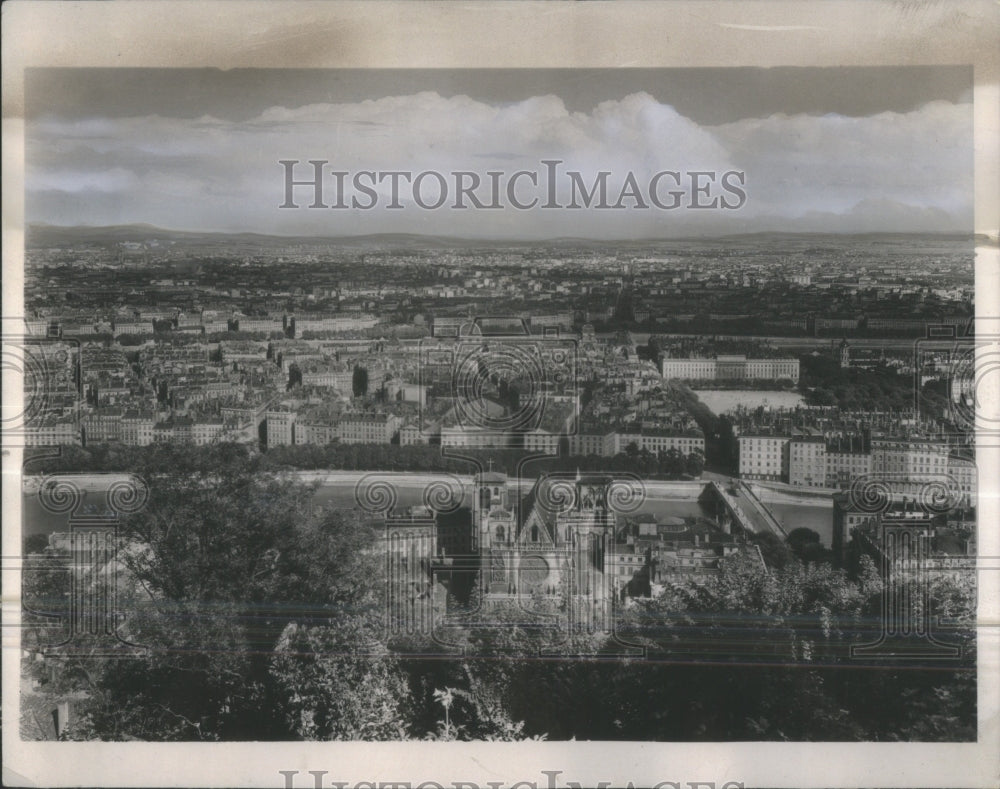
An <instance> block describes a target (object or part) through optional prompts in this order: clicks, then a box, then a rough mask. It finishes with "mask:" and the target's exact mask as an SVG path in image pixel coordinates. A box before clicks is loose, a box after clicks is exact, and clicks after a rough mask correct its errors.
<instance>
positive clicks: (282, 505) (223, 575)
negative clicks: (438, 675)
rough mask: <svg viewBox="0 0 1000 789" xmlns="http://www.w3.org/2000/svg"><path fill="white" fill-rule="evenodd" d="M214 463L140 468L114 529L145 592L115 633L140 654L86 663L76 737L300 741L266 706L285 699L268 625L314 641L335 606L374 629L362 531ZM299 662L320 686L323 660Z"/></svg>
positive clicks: (369, 537)
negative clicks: (134, 497)
mask: <svg viewBox="0 0 1000 789" xmlns="http://www.w3.org/2000/svg"><path fill="white" fill-rule="evenodd" d="M172 451H173V452H175V453H182V452H183V448H173V450H172ZM215 461H216V462H215V468H214V469H213V471H212V472H211V476H209V477H207V478H206V476H205V475H204V474H193V473H186V472H184V471H179V472H176V473H171V474H163V473H162V471H161V473H159V474H156V475H154V474H150V475H149V479H150V490H151V493H150V500H149V504H148V505H147V506H146V507H145V508H144V509H143V510H142V511H141V512H139V513H137V514H135V515H133V516H130V517H129V518H127V519H126V520H125V521H124V523H123V525H122V531H123V545H122V547H121V549H120V551H119V556H120V558H121V561H122V564H123V565H124V571H125V574H126V575H127V576H128V577H129V578H130V579H132V580H133V581H134V583H135V584H136V586H137V587H138V588H139V589H141V590H142V591H143V592H144V593H145V597H144V600H145V602H144V603H143V602H142V601H138V602H137V604H136V605H135V606H134V609H132V610H130V615H129V618H128V620H127V621H126V627H127V630H128V632H127V635H128V637H129V639H130V640H131V641H133V642H134V643H138V644H142V645H144V646H147V647H148V648H149V651H148V654H147V655H145V656H143V657H137V658H128V659H114V660H105V661H103V662H102V661H95V662H94V663H93V665H91V666H90V667H89V673H90V675H91V677H92V678H93V681H92V687H91V689H90V691H89V692H90V694H91V698H90V701H89V704H88V705H87V710H86V713H85V720H86V724H85V725H82V726H81V729H80V736H89V737H98V738H102V739H123V738H138V739H148V740H161V739H168V740H169V739H177V740H187V739H201V740H231V739H275V738H279V739H280V738H288V737H293V738H294V737H296V736H305V735H306V734H307V733H308V731H311V730H307V729H305V728H301V727H298V728H296V727H292V728H291V729H290V728H289V726H290V723H289V721H290V719H289V717H288V715H281V714H276V713H275V710H278V709H281V710H285V711H286V712H287V711H288V706H287V705H288V704H289V703H290V702H289V701H288V698H287V695H286V693H285V691H286V690H287V687H288V685H287V681H286V680H287V678H288V676H289V675H288V674H287V672H286V673H282V672H281V671H280V670H277V673H276V672H275V670H274V665H273V657H274V654H275V650H276V648H278V647H280V645H281V644H282V643H287V639H286V641H285V642H283V641H282V634H285V633H288V632H291V631H289V626H290V625H291V624H295V625H296V627H298V628H304V630H303V633H305V634H309V633H311V632H312V631H311V629H315V628H319V629H320V630H318V631H317V633H318V634H319V635H317V636H308V635H307V636H303V637H306V638H307V640H308V638H313V642H310V643H316V644H322V643H323V636H322V632H323V631H322V628H324V627H328V626H330V622H331V621H334V620H337V619H339V618H342V617H343V616H344V615H345V613H349V614H350V615H351V616H357V617H362V618H367V619H368V620H369V621H371V622H372V623H374V625H373V626H378V621H379V620H378V612H379V611H381V606H382V598H381V590H382V583H381V568H382V567H383V564H382V561H381V559H380V554H379V553H378V551H376V550H374V548H375V546H376V543H375V531H374V529H373V527H372V526H371V525H370V524H368V523H366V522H364V521H362V520H360V519H359V517H358V516H357V514H356V513H352V512H349V511H342V510H325V511H323V512H320V513H315V512H314V511H313V505H312V490H311V489H310V488H308V487H306V486H303V485H301V484H298V483H294V482H292V481H290V480H287V479H282V478H280V477H275V476H271V475H268V476H262V475H259V474H255V473H253V472H252V470H251V467H250V464H249V463H248V462H247V459H246V457H245V456H241V455H240V454H239V453H230V458H229V460H228V462H226V461H225V459H224V458H222V457H216V458H215ZM170 467H171V466H169V465H167V464H164V465H162V466H160V468H161V469H163V468H170ZM316 639H318V640H316ZM279 651H280V650H279ZM319 659H320V657H319V656H317V660H319ZM310 670H312V671H313V672H314V676H316V677H318V678H319V679H317V682H321V681H322V676H323V675H324V672H329V671H330V670H332V668H331V666H329V665H327V666H324V665H319V664H317V665H315V666H313V667H312V669H310ZM373 670H375V669H373ZM377 670H378V671H381V670H382V669H381V668H378V669H377ZM282 705H284V706H282ZM360 714H362V713H361V712H359V715H360ZM326 734H327V735H329V736H334V733H331V732H327V733H326Z"/></svg>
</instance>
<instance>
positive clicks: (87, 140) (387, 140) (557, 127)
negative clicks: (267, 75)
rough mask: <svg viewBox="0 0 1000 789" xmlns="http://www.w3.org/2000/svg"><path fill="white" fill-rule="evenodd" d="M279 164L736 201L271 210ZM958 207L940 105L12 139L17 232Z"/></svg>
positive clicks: (449, 230) (935, 217)
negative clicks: (657, 181) (132, 225)
mask: <svg viewBox="0 0 1000 789" xmlns="http://www.w3.org/2000/svg"><path fill="white" fill-rule="evenodd" d="M281 159H297V160H301V161H302V162H303V165H302V167H303V168H307V167H308V165H305V164H304V162H305V161H306V160H309V159H326V160H329V161H330V163H331V164H330V167H332V168H336V169H341V170H346V171H351V172H356V171H358V170H377V171H389V170H406V171H412V172H418V171H423V170H438V171H443V172H452V171H457V170H469V171H474V172H477V173H480V174H484V180H485V172H486V171H487V170H502V171H504V172H505V173H508V174H509V173H511V172H514V171H515V170H517V169H522V168H523V169H528V170H539V169H540V165H539V162H540V161H541V160H542V159H560V160H563V162H564V164H563V165H562V169H563V170H567V169H574V170H579V171H580V172H581V173H583V175H584V177H585V179H586V180H588V181H590V180H592V179H593V178H594V177H595V176H596V174H597V173H598V172H599V171H611V172H612V173H613V175H612V178H611V180H612V181H613V182H614V183H616V184H620V183H621V181H622V179H623V178H624V177H625V174H626V173H627V172H629V171H632V172H635V173H636V174H637V175H638V176H639V177H640V182H641V181H642V180H643V177H645V179H646V180H647V181H648V178H649V177H650V176H651V175H652V174H654V173H656V172H658V171H660V170H679V171H685V170H687V171H690V170H714V171H719V172H721V171H725V170H729V169H738V170H744V171H746V183H747V193H748V195H749V200H748V202H747V204H746V206H745V207H744V208H742V209H741V210H739V211H732V212H728V211H701V212H699V211H683V210H678V211H671V212H662V211H657V210H655V209H651V210H648V211H643V210H629V211H596V210H592V209H581V210H577V211H569V210H566V211H512V210H504V211H477V210H471V211H470V210H465V211H458V210H449V209H441V210H438V211H421V210H418V209H410V210H403V211H386V210H381V209H376V210H372V211H340V212H336V211H329V212H326V211H322V210H309V209H300V210H279V209H278V208H277V206H278V205H279V203H281V202H282V200H283V187H284V184H283V169H282V168H281V167H280V166H279V165H278V161H279V160H281ZM302 172H303V173H304V170H303V171H302ZM388 188H389V187H388V183H385V184H383V185H382V187H381V189H380V192H381V194H382V198H383V202H385V201H387V200H388ZM972 191H973V190H972V116H971V107H970V106H969V105H965V104H951V103H948V102H931V103H929V104H926V105H924V106H923V107H920V108H919V109H917V110H914V111H912V112H909V113H901V114H900V113H882V114H879V115H874V116H870V117H866V118H847V117H842V116H837V115H827V116H812V115H792V116H786V115H774V116H771V117H769V118H765V119H744V120H740V121H738V122H735V123H729V124H725V125H722V126H716V127H705V126H700V125H698V124H696V123H694V122H693V121H691V120H690V119H689V118H686V117H684V116H683V115H681V114H680V113H678V112H677V111H676V110H675V109H674V108H673V107H672V106H670V105H669V104H664V103H660V102H658V101H657V100H655V99H654V98H653V97H651V96H650V95H648V94H646V93H635V94H632V95H628V96H624V97H623V98H621V99H620V100H615V101H606V102H602V103H601V104H598V105H597V106H596V107H594V108H593V109H592V110H590V111H589V112H574V111H570V110H568V109H567V108H566V106H565V104H564V103H563V101H562V100H561V99H560V98H559V97H557V96H552V95H544V96H535V97H532V98H529V99H527V100H525V101H520V102H513V103H508V104H489V103H485V102H481V101H477V100H474V99H471V98H469V97H467V96H454V97H443V96H441V95H439V94H437V93H434V92H424V93H417V94H414V95H409V96H392V97H385V98H380V99H376V100H367V101H361V102H357V103H350V104H310V105H306V106H302V107H292V108H288V107H270V108H268V109H266V110H264V111H263V112H261V113H260V114H259V115H258V116H257V117H255V118H252V119H250V120H248V121H245V122H239V123H237V122H232V121H226V120H220V119H218V118H213V117H211V116H203V117H200V118H197V119H182V118H169V117H161V116H142V117H132V118H118V119H101V118H97V119H91V120H83V121H72V122H71V121H65V120H61V119H60V118H58V117H54V116H49V117H46V118H41V119H38V120H36V121H34V122H32V123H31V124H30V125H29V129H28V180H27V192H28V216H29V220H30V221H46V222H51V223H56V224H76V223H78V222H81V221H88V222H90V223H95V222H99V223H107V224H116V223H123V222H139V221H142V222H149V223H152V224H159V225H163V226H167V227H174V228H191V229H220V230H256V231H261V232H274V233H303V232H308V233H322V234H325V233H331V234H337V233H362V232H364V233H369V232H424V233H435V234H454V235H465V236H484V237H498V236H499V237H505V236H506V237H524V238H542V237H554V236H567V235H577V236H595V235H597V236H605V237H629V236H651V235H652V236H655V235H664V236H667V235H684V234H687V233H692V232H698V233H714V232H720V233H724V232H743V231H746V230H753V229H764V228H765V227H768V228H772V226H774V225H777V226H778V227H776V228H773V229H788V230H794V229H803V228H806V227H808V228H817V229H823V227H824V226H825V227H827V228H829V229H831V230H833V229H834V228H837V229H842V230H844V231H851V230H862V229H870V228H871V227H872V226H873V225H875V226H876V227H877V226H878V225H879V224H880V223H884V225H885V226H884V227H881V228H878V229H884V230H901V229H908V228H910V227H915V228H918V229H927V230H936V229H941V230H953V229H956V228H971V217H972V213H971V206H972V201H971V195H972ZM405 193H406V192H405V190H404V194H405ZM563 194H564V193H563ZM615 194H617V192H616V191H615ZM613 199H614V198H613V197H612V200H613ZM859 206H861V208H859ZM84 218H86V219H84ZM824 223H825V224H824ZM928 223H929V224H928Z"/></svg>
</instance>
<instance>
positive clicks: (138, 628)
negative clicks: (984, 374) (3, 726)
mask: <svg viewBox="0 0 1000 789" xmlns="http://www.w3.org/2000/svg"><path fill="white" fill-rule="evenodd" d="M24 83H25V90H24V94H25V123H24V127H25V134H24V137H25V145H24V151H25V189H24V196H25V201H24V202H25V226H24V230H25V233H24V255H23V261H24V263H23V310H22V312H21V313H20V314H19V315H17V316H13V317H7V316H5V320H4V324H5V325H4V354H5V355H4V363H5V365H7V367H5V370H6V369H7V368H8V367H9V369H11V370H12V371H13V370H16V371H18V372H19V374H20V375H21V376H22V377H23V382H24V386H23V394H24V397H23V407H22V408H21V411H20V413H18V414H9V411H8V410H7V409H5V417H4V441H5V452H8V451H9V454H7V455H5V458H6V459H7V463H8V464H11V463H13V464H14V466H15V470H16V471H18V472H19V478H20V484H21V489H20V494H21V495H20V504H21V512H22V519H21V524H20V527H21V528H20V539H21V550H22V558H23V561H22V562H21V564H22V565H23V566H22V567H21V568H19V572H20V579H21V589H20V592H21V595H20V601H21V611H20V627H19V628H18V629H17V637H18V639H19V640H18V643H19V645H20V664H19V668H20V677H19V679H20V690H21V693H20V699H19V702H20V707H19V712H20V719H19V723H20V728H19V735H20V738H21V739H22V740H23V741H54V742H67V741H73V742H144V743H159V742H228V743H247V742H253V743H293V742H294V743H300V742H319V741H344V742H353V743H358V742H361V743H366V742H374V741H382V742H407V743H410V742H465V743H488V742H534V743H537V742H541V741H550V742H558V743H569V742H573V741H575V742H577V743H594V742H597V743H599V742H605V741H616V742H619V743H680V742H697V743H736V742H775V743H777V742H789V741H791V742H824V743H830V742H872V743H874V742H878V743H886V742H907V743H916V742H934V743H946V742H959V743H973V742H976V741H977V738H978V736H979V734H980V731H979V729H978V723H979V721H978V717H977V716H978V713H979V712H981V710H980V709H979V707H978V706H977V705H978V703H979V701H978V700H979V693H980V691H981V690H982V688H981V687H980V684H979V683H978V674H977V643H978V642H977V627H978V626H977V619H976V604H977V595H978V594H979V593H980V591H979V588H978V586H977V562H978V553H977V552H978V550H979V548H980V545H981V543H982V542H983V540H981V539H980V538H981V537H982V533H981V532H979V531H978V529H977V517H978V515H979V502H980V499H981V494H982V493H983V488H984V487H985V483H984V481H983V480H981V479H980V478H979V477H978V475H977V463H976V460H977V458H976V451H977V446H978V447H979V448H981V447H982V446H983V444H982V442H983V441H984V440H989V438H990V436H991V435H993V434H991V433H989V431H983V430H977V427H981V426H982V420H981V418H980V417H981V414H982V411H981V405H982V403H981V396H982V392H981V391H980V387H981V376H979V375H978V373H979V370H978V368H977V361H978V359H979V357H980V356H981V351H982V346H983V344H984V343H989V342H992V340H991V336H990V335H989V332H988V331H986V329H985V328H984V325H983V324H982V322H981V321H980V320H979V316H977V314H976V313H977V309H976V308H977V304H976V287H977V285H981V283H979V282H977V281H976V275H975V263H976V258H977V254H978V252H979V250H980V249H981V248H982V247H983V246H984V245H985V246H988V245H990V244H991V243H995V238H986V237H983V236H978V235H975V234H974V233H973V232H972V228H973V227H974V226H975V225H974V221H973V218H974V210H973V200H972V195H973V192H974V188H973V187H974V178H973V175H974V174H973V167H972V165H973V160H974V156H973V151H974V147H973V129H974V123H973V117H974V114H973V102H972V86H973V74H972V69H971V68H970V67H967V66H960V65H958V66H933V67H930V66H928V67H913V68H911V67H891V68H882V67H842V68H841V67H838V68H820V67H803V68H798V67H794V68H793V67H787V66H778V65H775V66H774V67H769V68H755V67H754V68H751V67H747V68H709V69H700V68H676V69H665V68H664V69H660V68H616V69H598V68H595V69H581V70H575V69H558V68H555V69H531V68H495V69H494V68H482V69H479V68H472V69H452V68H446V69H434V68H427V69H399V68H396V69H393V68H388V69H347V70H326V69H306V70H298V69H278V68H275V69H256V68H251V69H239V68H233V69H194V68H191V69H188V68H179V69H160V68H120V69H119V68H114V69H111V68H95V69H71V68H65V69H63V68H51V69H50V68H37V69H35V68H33V69H29V70H28V71H27V72H26V74H25V81H24ZM18 282H19V283H20V280H18ZM18 289H19V290H20V284H19V285H18ZM8 295H10V294H8ZM16 295H18V296H20V295H22V294H21V293H18V294H16ZM980 306H981V305H980ZM8 360H9V362H8ZM5 380H6V378H5ZM8 416H10V418H8ZM977 442H978V443H977ZM12 478H13V477H12ZM53 747H55V746H53ZM296 764H300V763H299V762H296ZM293 766H294V765H293ZM294 772H295V771H289V773H290V774H291V773H294ZM286 778H288V781H289V782H288V783H287V784H286V785H291V777H289V776H286ZM301 780H305V778H304V774H303V778H302V779H301ZM316 782H317V785H319V784H320V783H324V782H323V781H321V780H320V777H319V776H317V778H316ZM324 785H325V784H324Z"/></svg>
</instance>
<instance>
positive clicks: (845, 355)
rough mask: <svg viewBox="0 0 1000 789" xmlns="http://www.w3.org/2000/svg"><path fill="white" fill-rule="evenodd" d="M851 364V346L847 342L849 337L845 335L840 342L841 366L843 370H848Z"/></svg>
mask: <svg viewBox="0 0 1000 789" xmlns="http://www.w3.org/2000/svg"><path fill="white" fill-rule="evenodd" d="M850 366H851V346H850V345H848V343H847V338H846V337H845V338H844V339H843V341H842V342H841V343H840V367H841V369H842V370H846V369H847V368H848V367H850Z"/></svg>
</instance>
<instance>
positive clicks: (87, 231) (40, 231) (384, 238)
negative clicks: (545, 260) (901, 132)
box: [25, 223, 988, 249]
mask: <svg viewBox="0 0 1000 789" xmlns="http://www.w3.org/2000/svg"><path fill="white" fill-rule="evenodd" d="M924 237H926V238H927V239H933V240H936V241H972V240H973V239H974V240H975V241H977V242H981V243H982V242H986V241H988V238H987V237H986V236H975V237H973V236H972V235H971V234H969V235H965V234H954V233H927V234H914V233H866V234H862V235H836V234H830V233H777V232H765V233H743V234H735V235H728V236H700V237H686V238H641V239H627V240H600V239H587V238H553V239H543V240H533V241H516V240H490V239H469V238H455V237H452V236H429V235H417V234H412V233H382V234H375V235H361V236H275V235H266V234H264V233H218V232H206V231H198V230H169V229H166V228H162V227H156V226H154V225H149V224H134V225H108V226H104V227H94V226H88V225H81V226H75V227H68V226H64V225H49V224H44V223H38V224H31V225H28V228H27V233H26V239H25V240H26V246H27V247H28V248H32V249H38V248H44V247H60V246H68V245H73V244H95V245H115V244H121V243H139V244H145V243H149V242H151V241H160V242H170V241H173V242H184V243H186V244H189V245H194V246H218V247H223V246H233V245H242V246H256V247H261V248H270V247H287V246H289V245H298V244H302V245H324V244H325V245H330V246H336V247H346V248H352V247H353V248H383V249H384V248H397V249H460V248H470V247H508V248H509V247H539V246H542V247H546V246H549V247H552V246H555V247H560V246H561V247H593V248H606V247H617V248H621V247H623V246H625V247H649V246H653V245H656V244H676V243H683V242H701V243H704V242H711V241H721V240H726V241H748V242H750V241H752V242H755V243H761V242H766V241H768V240H774V241H780V240H785V241H792V240H798V241H823V240H829V241H841V242H842V241H844V240H848V239H852V238H853V239H858V240H872V239H883V240H886V241H891V240H902V239H909V240H913V239H919V238H924Z"/></svg>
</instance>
